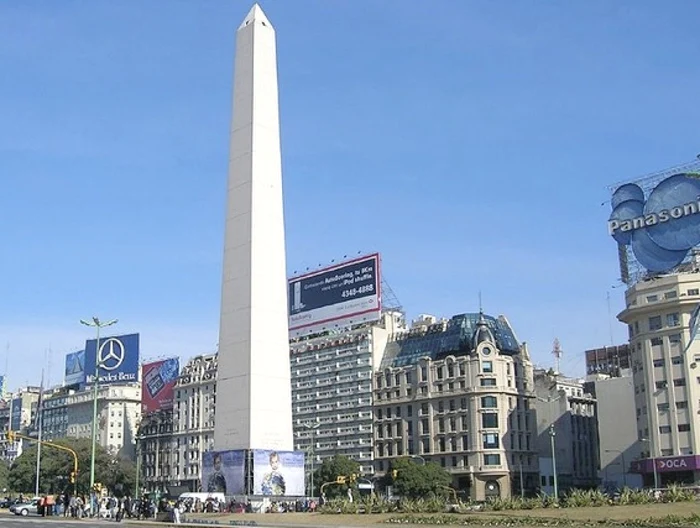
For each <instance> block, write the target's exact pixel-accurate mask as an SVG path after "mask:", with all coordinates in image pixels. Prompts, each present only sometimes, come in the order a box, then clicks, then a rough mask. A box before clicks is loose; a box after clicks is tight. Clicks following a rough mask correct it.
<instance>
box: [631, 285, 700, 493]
mask: <svg viewBox="0 0 700 528" xmlns="http://www.w3.org/2000/svg"><path fill="white" fill-rule="evenodd" d="M625 300H626V308H625V309H624V310H623V311H622V312H621V313H620V314H619V315H618V318H619V319H620V321H622V322H624V323H625V324H627V326H628V330H629V339H630V350H631V358H632V379H633V384H634V394H635V407H636V409H635V416H636V421H637V436H638V438H639V439H640V440H641V441H642V442H643V443H644V444H645V445H644V450H643V453H642V458H641V459H640V460H638V461H634V462H633V464H632V466H633V467H632V470H633V471H638V472H640V473H641V474H642V476H643V478H644V483H645V485H647V486H652V485H657V486H666V485H669V484H671V483H674V482H675V483H681V484H694V485H698V484H700V454H699V453H700V420H698V414H699V413H700V344H699V343H698V341H697V340H693V338H692V332H691V320H692V319H693V312H694V310H695V309H696V307H697V306H698V305H699V304H700V275H698V273H697V272H679V273H676V274H671V275H664V276H657V277H653V278H648V279H646V280H642V281H640V282H637V283H636V284H634V285H633V286H631V287H630V288H629V289H628V290H627V292H626V294H625Z"/></svg>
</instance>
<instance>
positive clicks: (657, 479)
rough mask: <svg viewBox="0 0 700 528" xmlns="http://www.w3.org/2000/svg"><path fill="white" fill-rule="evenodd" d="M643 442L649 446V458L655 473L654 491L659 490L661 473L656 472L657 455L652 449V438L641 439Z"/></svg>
mask: <svg viewBox="0 0 700 528" xmlns="http://www.w3.org/2000/svg"><path fill="white" fill-rule="evenodd" d="M639 440H640V441H641V442H646V443H647V444H649V456H650V458H651V467H652V469H653V471H654V489H655V490H656V489H659V473H658V471H657V470H656V454H655V453H654V448H653V447H652V443H651V438H640V439H639Z"/></svg>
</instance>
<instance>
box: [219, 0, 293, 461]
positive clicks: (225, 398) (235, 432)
mask: <svg viewBox="0 0 700 528" xmlns="http://www.w3.org/2000/svg"><path fill="white" fill-rule="evenodd" d="M279 129H280V125H279V102H278V95H277V52H276V43H275V30H274V28H273V27H272V24H270V21H269V20H268V19H267V17H266V16H265V14H264V13H263V12H262V9H260V6H258V5H257V4H256V5H254V6H253V8H252V9H251V10H250V13H248V16H246V17H245V20H244V21H243V23H242V24H241V25H240V27H239V28H238V31H237V32H236V59H235V72H234V80H233V120H232V124H231V143H230V150H231V152H230V157H229V176H228V201H227V203H228V205H227V212H226V230H225V231H226V232H225V242H224V268H223V281H222V282H223V284H222V299H221V321H220V334H219V378H218V381H217V384H218V388H217V391H218V394H219V403H218V405H217V406H216V424H217V426H216V429H215V432H214V438H215V442H214V443H215V446H216V449H217V450H225V449H244V450H250V449H273V450H281V451H291V450H292V449H293V446H294V442H293V436H292V405H291V386H290V372H289V329H288V313H287V276H286V267H285V266H286V265H285V262H286V255H285V240H284V213H283V203H282V163H281V152H280V130H279Z"/></svg>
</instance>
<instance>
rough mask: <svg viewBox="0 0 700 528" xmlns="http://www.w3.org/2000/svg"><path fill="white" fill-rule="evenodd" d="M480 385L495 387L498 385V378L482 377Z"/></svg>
mask: <svg viewBox="0 0 700 528" xmlns="http://www.w3.org/2000/svg"><path fill="white" fill-rule="evenodd" d="M480 385H481V386H482V387H495V386H496V378H481V383H480Z"/></svg>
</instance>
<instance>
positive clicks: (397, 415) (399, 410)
mask: <svg viewBox="0 0 700 528" xmlns="http://www.w3.org/2000/svg"><path fill="white" fill-rule="evenodd" d="M394 416H396V417H397V418H401V407H397V408H396V412H395V414H394Z"/></svg>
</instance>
